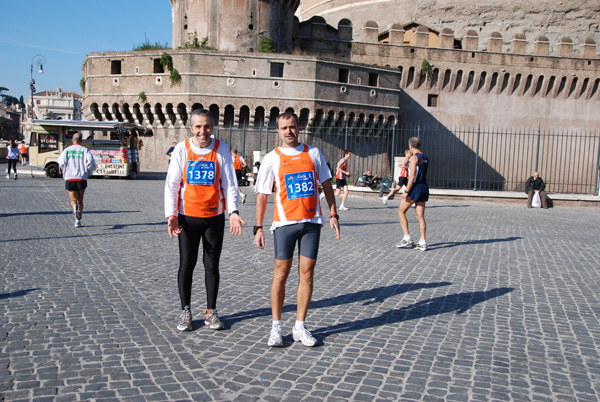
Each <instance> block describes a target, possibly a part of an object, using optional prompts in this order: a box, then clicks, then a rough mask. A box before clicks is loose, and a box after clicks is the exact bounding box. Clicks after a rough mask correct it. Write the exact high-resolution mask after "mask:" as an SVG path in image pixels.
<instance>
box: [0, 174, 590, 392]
mask: <svg viewBox="0 0 600 402" xmlns="http://www.w3.org/2000/svg"><path fill="white" fill-rule="evenodd" d="M23 176H24V177H22V178H21V177H20V178H19V180H16V181H14V180H11V181H8V180H6V179H2V181H1V183H0V184H1V186H2V197H1V198H0V224H1V225H2V228H3V230H2V231H1V232H0V259H1V261H2V270H1V271H0V272H1V277H2V279H3V280H2V282H1V284H0V287H1V288H0V311H1V314H0V397H1V399H2V400H6V401H30V400H35V401H46V400H52V401H83V400H95V401H166V400H190V401H234V400H235V401H321V400H327V401H347V400H356V401H360V400H368V401H373V400H377V401H397V400H406V401H446V400H449V401H505V400H516V401H596V400H598V399H600V378H599V376H600V345H599V342H600V322H599V319H598V316H599V314H600V297H599V296H598V291H597V290H598V288H599V285H600V283H599V282H600V279H599V275H598V273H599V272H598V271H599V269H598V267H599V266H600V264H599V263H598V261H600V258H599V257H600V251H599V247H598V246H599V244H598V243H599V241H598V238H600V236H599V235H600V225H599V223H600V215H599V214H598V212H597V208H589V207H578V206H574V207H569V208H560V207H557V208H553V209H550V210H532V209H527V208H524V207H523V206H521V205H516V204H507V203H504V202H498V203H496V204H494V203H490V202H477V201H473V200H469V201H463V200H448V199H436V198H435V197H432V200H431V201H430V202H429V203H428V207H427V211H426V218H427V225H428V243H429V250H428V251H426V252H420V251H417V250H402V249H396V248H395V244H396V242H397V241H398V240H399V236H400V232H401V230H400V226H399V224H398V219H397V215H396V208H397V205H398V201H390V203H389V205H388V206H387V207H384V206H383V205H382V204H381V201H380V200H379V199H376V198H361V197H351V198H350V199H349V202H348V206H349V207H350V210H349V211H343V212H341V213H340V215H341V225H342V239H341V240H340V241H336V240H335V239H334V236H333V232H332V231H331V230H330V229H329V228H324V230H323V232H322V237H321V251H320V254H319V261H318V263H317V270H316V278H315V281H316V285H315V292H314V295H313V302H312V303H311V308H310V311H309V316H308V318H307V325H308V327H309V329H310V330H311V331H312V332H313V335H314V336H315V337H316V338H317V339H318V340H319V345H318V346H317V347H315V348H305V347H303V346H302V345H300V344H297V343H294V342H293V340H292V338H291V326H292V325H293V322H294V319H295V288H296V285H297V274H296V273H292V275H290V279H289V281H288V286H287V293H288V298H287V300H286V304H285V307H284V314H283V320H284V347H282V348H278V349H269V348H268V347H267V346H266V341H267V337H268V331H269V328H270V320H271V317H270V307H269V285H270V280H271V275H272V266H273V248H272V240H271V238H270V237H269V236H267V242H268V243H267V250H265V251H258V250H257V249H255V248H254V245H253V244H252V235H251V226H252V224H253V223H254V200H255V197H254V195H253V194H249V197H248V199H247V201H246V204H244V205H242V206H241V208H240V210H241V214H242V216H243V217H244V218H245V219H246V220H247V222H248V225H249V227H248V228H247V230H245V232H244V234H243V236H240V237H235V238H234V237H233V236H231V235H229V234H227V235H226V238H225V244H224V250H223V255H222V259H221V289H220V293H219V302H218V308H219V311H220V313H221V316H222V319H223V320H224V322H225V324H226V329H225V330H224V331H211V330H210V329H207V328H206V327H204V325H203V322H202V320H200V319H199V318H201V315H202V310H203V309H204V307H205V297H206V296H205V292H204V280H203V270H202V267H201V266H200V267H199V268H198V269H197V270H196V275H195V277H194V279H195V281H194V290H193V294H192V309H193V311H194V313H195V320H194V331H191V332H188V333H179V332H177V331H176V330H175V329H174V327H175V325H174V324H175V316H176V314H177V309H178V306H179V301H178V295H177V286H176V275H177V264H178V247H177V242H176V241H174V240H171V239H170V238H169V237H168V235H167V231H166V224H165V220H164V219H163V213H162V209H163V207H162V205H163V201H162V200H163V183H162V182H161V181H159V180H137V181H133V180H117V179H92V180H90V181H89V187H88V190H87V192H86V205H85V212H84V218H83V223H84V227H82V228H79V229H77V228H74V227H73V217H72V212H71V211H70V210H69V208H68V201H67V195H66V192H65V190H64V184H63V183H64V182H63V181H62V180H59V179H49V178H44V177H37V176H36V177H35V178H29V177H27V176H25V175H23ZM249 190H250V189H249V188H244V191H245V192H247V193H249ZM408 215H409V223H410V225H411V229H412V230H413V234H414V236H415V237H416V238H418V234H417V233H418V232H417V226H416V220H415V217H414V211H409V214H408ZM271 216H272V203H271V202H270V203H269V205H268V209H267V217H271Z"/></svg>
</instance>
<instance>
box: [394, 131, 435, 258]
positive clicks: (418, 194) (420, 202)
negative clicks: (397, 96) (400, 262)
mask: <svg viewBox="0 0 600 402" xmlns="http://www.w3.org/2000/svg"><path fill="white" fill-rule="evenodd" d="M408 149H409V150H410V152H411V153H412V156H411V157H410V159H409V163H408V171H409V174H408V184H407V185H406V192H405V193H403V194H402V202H401V203H400V206H399V207H398V218H399V219H400V226H402V231H403V232H404V237H403V238H402V240H401V241H400V242H399V243H398V244H397V245H396V247H398V248H412V246H413V244H414V243H413V241H412V238H411V237H410V232H409V230H408V219H406V211H408V209H409V208H410V207H411V205H412V204H413V203H414V204H415V214H416V215H417V221H418V222H419V232H420V234H421V239H420V240H419V243H417V246H416V247H415V249H416V250H421V251H425V250H427V240H426V237H425V235H426V233H425V232H426V230H427V225H426V223H425V203H426V202H427V201H428V200H429V186H428V185H427V170H428V168H429V160H428V158H427V155H425V154H424V153H423V152H421V140H420V139H419V138H417V137H412V138H410V139H409V140H408Z"/></svg>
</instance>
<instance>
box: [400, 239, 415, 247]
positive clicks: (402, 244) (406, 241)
mask: <svg viewBox="0 0 600 402" xmlns="http://www.w3.org/2000/svg"><path fill="white" fill-rule="evenodd" d="M413 245H414V243H413V241H412V239H402V240H400V243H398V244H396V247H398V248H412V246H413Z"/></svg>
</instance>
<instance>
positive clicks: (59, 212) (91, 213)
mask: <svg viewBox="0 0 600 402" xmlns="http://www.w3.org/2000/svg"><path fill="white" fill-rule="evenodd" d="M134 212H142V211H139V210H138V211H108V210H106V211H98V210H90V211H87V210H86V211H84V213H85V214H86V215H93V214H131V213H134ZM33 215H41V216H45V215H73V211H34V212H16V213H14V214H12V213H10V214H0V218H4V217H7V216H33Z"/></svg>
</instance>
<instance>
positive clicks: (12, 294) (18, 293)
mask: <svg viewBox="0 0 600 402" xmlns="http://www.w3.org/2000/svg"><path fill="white" fill-rule="evenodd" d="M36 290H39V288H32V289H25V290H17V291H15V292H10V293H0V299H8V298H9V297H21V296H25V295H26V294H27V293H30V292H35V291H36Z"/></svg>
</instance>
